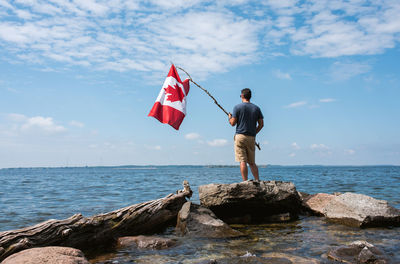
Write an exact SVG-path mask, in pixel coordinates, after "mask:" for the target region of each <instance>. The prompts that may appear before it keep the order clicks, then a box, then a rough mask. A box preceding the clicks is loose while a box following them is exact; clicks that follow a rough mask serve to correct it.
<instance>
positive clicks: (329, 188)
mask: <svg viewBox="0 0 400 264" xmlns="http://www.w3.org/2000/svg"><path fill="white" fill-rule="evenodd" d="M260 175H261V179H262V180H282V181H291V182H294V184H295V185H296V187H297V189H298V190H299V191H302V192H307V193H318V192H325V193H332V192H357V193H362V194H366V195H370V196H372V197H374V198H377V199H384V200H387V201H389V202H390V204H391V205H393V206H395V207H397V208H400V195H399V194H398V192H399V190H400V167H393V166H378V167H278V166H271V167H267V168H260ZM240 179H241V176H240V173H239V169H238V167H206V166H149V167H133V166H129V167H89V168H21V169H0V186H1V188H0V231H5V230H10V229H16V228H22V227H26V226H29V225H33V224H36V223H39V222H42V221H45V220H48V219H50V218H55V219H63V218H67V217H70V216H71V215H73V214H75V213H82V214H83V215H84V216H91V215H94V214H99V213H104V212H109V211H112V210H115V209H118V208H121V207H125V206H128V205H131V204H135V203H140V202H143V201H148V200H153V199H157V198H161V197H164V196H166V195H167V194H169V193H171V192H175V191H176V190H178V189H181V188H182V181H183V180H188V181H189V183H190V185H191V187H192V189H193V190H194V192H195V193H194V197H193V198H192V200H193V201H195V202H198V193H197V187H198V186H199V185H203V184H208V183H212V182H216V183H232V182H238V181H240ZM236 228H238V229H240V230H241V231H243V232H245V233H247V234H248V236H247V237H246V238H241V239H234V240H204V239H203V240H201V239H200V240H196V239H185V241H184V243H183V241H181V243H180V245H179V246H177V247H175V248H172V249H168V250H163V251H143V250H142V251H138V250H134V249H125V250H121V251H118V252H114V253H113V254H111V255H108V256H105V257H104V258H105V259H107V260H110V259H111V261H115V263H117V262H116V261H118V263H132V262H137V263H179V262H181V263H192V262H195V261H199V260H202V259H209V258H218V257H223V256H232V255H237V256H240V255H243V254H245V253H246V252H247V251H249V252H251V253H252V254H256V255H257V256H262V255H263V254H267V253H270V252H284V253H289V254H293V255H298V256H303V257H313V258H317V259H320V260H323V258H321V255H322V254H323V253H325V252H327V250H329V248H331V247H332V246H336V245H340V244H346V243H349V242H352V241H354V240H359V239H363V240H367V241H369V242H371V243H372V244H375V245H376V246H379V247H380V248H381V249H383V250H384V251H385V252H386V253H387V254H388V255H389V256H390V257H391V258H392V259H393V261H394V262H395V263H400V258H399V256H396V255H397V254H398V252H400V228H395V229H384V228H380V229H379V228H378V229H367V230H360V229H354V228H349V227H342V226H338V225H333V224H329V223H326V222H325V221H323V219H321V218H316V217H309V218H303V219H300V220H299V221H297V222H293V223H290V224H275V225H261V226H259V225H258V226H236ZM162 235H163V236H170V237H174V232H173V229H169V230H167V231H166V232H165V233H163V234H162ZM177 239H178V240H182V238H177ZM104 258H103V259H96V260H93V262H94V263H105V260H104Z"/></svg>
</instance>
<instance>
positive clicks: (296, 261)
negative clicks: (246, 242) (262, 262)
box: [261, 252, 321, 264]
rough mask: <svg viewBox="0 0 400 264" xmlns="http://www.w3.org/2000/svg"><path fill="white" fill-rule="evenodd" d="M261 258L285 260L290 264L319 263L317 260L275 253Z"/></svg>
mask: <svg viewBox="0 0 400 264" xmlns="http://www.w3.org/2000/svg"><path fill="white" fill-rule="evenodd" d="M261 257H263V258H281V259H286V260H288V261H290V263H293V264H319V263H321V262H320V261H319V260H317V259H313V258H305V257H299V256H295V255H290V254H284V253H275V252H274V253H266V254H263V255H262V256H261Z"/></svg>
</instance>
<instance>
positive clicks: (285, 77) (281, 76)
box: [274, 70, 292, 80]
mask: <svg viewBox="0 0 400 264" xmlns="http://www.w3.org/2000/svg"><path fill="white" fill-rule="evenodd" d="M274 74H275V76H276V77H277V78H279V79H283V80H291V79H292V77H291V76H290V74H289V73H286V72H281V71H280V70H276V71H275V72H274Z"/></svg>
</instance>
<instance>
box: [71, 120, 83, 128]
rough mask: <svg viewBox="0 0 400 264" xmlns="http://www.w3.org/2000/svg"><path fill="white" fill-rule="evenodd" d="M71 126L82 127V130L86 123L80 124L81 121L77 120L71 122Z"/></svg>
mask: <svg viewBox="0 0 400 264" xmlns="http://www.w3.org/2000/svg"><path fill="white" fill-rule="evenodd" d="M69 124H70V125H71V126H75V127H80V128H82V127H84V126H85V124H84V123H82V122H79V121H75V120H72V121H71V122H69Z"/></svg>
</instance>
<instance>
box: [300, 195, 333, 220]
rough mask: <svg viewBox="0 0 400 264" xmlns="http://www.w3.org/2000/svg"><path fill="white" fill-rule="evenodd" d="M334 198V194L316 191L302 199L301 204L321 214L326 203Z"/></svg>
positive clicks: (314, 212)
mask: <svg viewBox="0 0 400 264" xmlns="http://www.w3.org/2000/svg"><path fill="white" fill-rule="evenodd" d="M333 198H335V195H332V194H327V193H317V194H314V195H310V196H308V197H307V198H305V199H304V200H303V205H304V206H305V207H306V208H307V209H308V211H311V212H312V213H313V214H316V215H319V216H323V215H324V209H325V207H326V205H327V204H328V203H329V202H330V201H331V200H332V199H333Z"/></svg>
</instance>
